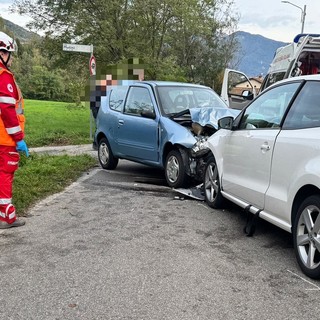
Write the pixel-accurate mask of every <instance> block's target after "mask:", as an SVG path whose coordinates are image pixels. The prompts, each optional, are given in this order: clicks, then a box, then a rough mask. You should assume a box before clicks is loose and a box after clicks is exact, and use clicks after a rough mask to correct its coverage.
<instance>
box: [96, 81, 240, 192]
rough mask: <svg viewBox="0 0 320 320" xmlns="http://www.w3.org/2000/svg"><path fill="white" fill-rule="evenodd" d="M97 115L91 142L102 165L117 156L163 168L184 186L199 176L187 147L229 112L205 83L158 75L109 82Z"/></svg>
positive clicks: (171, 180)
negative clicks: (124, 82)
mask: <svg viewBox="0 0 320 320" xmlns="http://www.w3.org/2000/svg"><path fill="white" fill-rule="evenodd" d="M107 89H108V90H107V93H106V96H103V97H102V98H101V104H100V107H99V110H98V113H97V116H96V132H95V136H94V146H96V148H97V149H98V158H99V162H100V164H101V166H102V168H104V169H108V170H112V169H115V168H116V167H117V164H118V161H119V159H126V160H131V161H135V162H139V163H142V164H145V165H149V166H153V167H158V168H162V169H164V172H165V177H166V181H167V183H168V185H169V186H170V187H173V188H180V187H186V186H188V185H189V184H190V182H191V181H192V180H193V179H198V180H201V179H202V177H201V176H199V173H198V172H197V169H196V168H197V166H196V164H195V159H194V158H193V156H192V152H191V149H192V147H193V146H194V145H195V143H196V142H197V141H198V140H199V139H202V138H203V137H204V136H210V135H211V134H213V133H214V132H215V131H216V129H217V120H218V119H219V118H222V117H224V116H228V115H232V116H234V115H235V113H234V110H231V109H229V108H228V107H227V106H226V104H225V103H224V102H223V101H222V100H221V98H220V97H219V96H218V95H217V94H216V93H215V92H214V91H213V90H212V89H210V88H209V87H205V86H201V85H194V84H187V83H177V82H163V81H137V82H133V83H131V84H129V85H121V86H110V87H108V88H107Z"/></svg>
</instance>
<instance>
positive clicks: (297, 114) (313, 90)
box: [283, 81, 320, 129]
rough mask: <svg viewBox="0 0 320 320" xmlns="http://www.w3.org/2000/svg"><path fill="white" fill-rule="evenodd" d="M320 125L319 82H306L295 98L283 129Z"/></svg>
mask: <svg viewBox="0 0 320 320" xmlns="http://www.w3.org/2000/svg"><path fill="white" fill-rule="evenodd" d="M315 127H320V82H316V81H309V82H307V83H306V84H305V85H304V87H303V88H302V90H301V91H300V93H299V95H298V96H297V98H296V99H295V101H294V103H293V104H292V107H291V108H290V110H289V112H288V115H287V117H286V119H285V121H284V124H283V129H304V128H315Z"/></svg>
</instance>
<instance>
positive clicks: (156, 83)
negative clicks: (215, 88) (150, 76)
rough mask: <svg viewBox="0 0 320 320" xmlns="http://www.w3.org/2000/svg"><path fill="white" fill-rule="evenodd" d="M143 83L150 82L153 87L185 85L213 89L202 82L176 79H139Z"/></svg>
mask: <svg viewBox="0 0 320 320" xmlns="http://www.w3.org/2000/svg"><path fill="white" fill-rule="evenodd" d="M139 82H141V83H145V84H149V85H150V86H152V87H168V86H183V87H193V88H207V89H211V88H209V87H207V86H203V85H200V84H194V83H187V82H175V81H155V80H152V81H148V80H147V81H139Z"/></svg>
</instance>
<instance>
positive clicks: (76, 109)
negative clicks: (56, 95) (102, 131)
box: [25, 99, 94, 148]
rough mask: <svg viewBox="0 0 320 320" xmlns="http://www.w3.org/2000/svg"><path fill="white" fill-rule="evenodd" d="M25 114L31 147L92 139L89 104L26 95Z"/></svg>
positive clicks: (26, 129)
mask: <svg viewBox="0 0 320 320" xmlns="http://www.w3.org/2000/svg"><path fill="white" fill-rule="evenodd" d="M25 116H26V127H25V140H26V142H27V144H28V146H29V147H30V148H31V147H43V146H59V145H60V146H62V145H76V144H90V143H92V139H90V122H91V125H92V128H93V127H94V123H92V119H91V118H90V109H89V107H85V106H75V105H74V104H72V103H66V102H56V101H38V100H28V99H26V100H25ZM92 130H94V129H92Z"/></svg>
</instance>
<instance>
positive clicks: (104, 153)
mask: <svg viewBox="0 0 320 320" xmlns="http://www.w3.org/2000/svg"><path fill="white" fill-rule="evenodd" d="M98 159H99V162H100V165H101V167H102V168H103V169H107V170H113V169H115V168H116V167H117V165H118V162H119V159H118V158H115V157H114V156H113V153H112V150H111V148H110V145H109V142H108V140H107V139H106V138H102V139H101V140H100V141H99V146H98Z"/></svg>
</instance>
